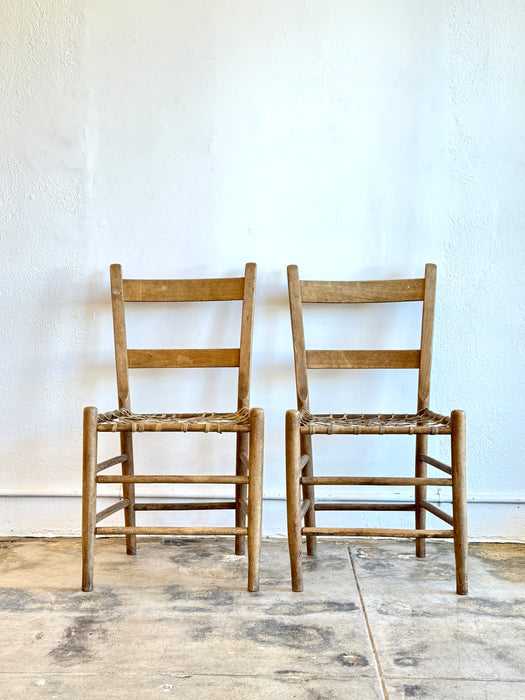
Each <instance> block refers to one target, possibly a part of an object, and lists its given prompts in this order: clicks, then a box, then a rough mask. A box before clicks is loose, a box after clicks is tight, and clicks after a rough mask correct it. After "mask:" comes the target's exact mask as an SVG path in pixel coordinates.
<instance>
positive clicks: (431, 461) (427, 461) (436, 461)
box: [419, 454, 452, 474]
mask: <svg viewBox="0 0 525 700" xmlns="http://www.w3.org/2000/svg"><path fill="white" fill-rule="evenodd" d="M419 459H420V460H421V461H422V462H425V464H430V465H432V466H433V467H436V469H440V470H441V471H442V472H445V473H446V474H452V469H451V468H450V467H449V466H448V465H446V464H443V462H440V461H439V459H434V458H433V457H429V456H428V455H426V454H422V455H420V457H419Z"/></svg>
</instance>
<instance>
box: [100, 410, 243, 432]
mask: <svg viewBox="0 0 525 700" xmlns="http://www.w3.org/2000/svg"><path fill="white" fill-rule="evenodd" d="M97 430H98V431H100V432H110V431H111V432H113V433H116V432H119V431H126V430H131V432H133V433H134V432H137V431H138V432H139V433H142V432H144V431H152V432H159V431H162V430H168V431H175V432H179V431H180V432H182V433H186V432H187V431H188V430H192V431H195V432H204V433H242V432H249V431H250V412H249V411H248V410H247V409H242V410H240V411H237V412H236V413H132V412H131V411H126V409H121V410H119V411H109V412H108V413H99V414H98V416H97Z"/></svg>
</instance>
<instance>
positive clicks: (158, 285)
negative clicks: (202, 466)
mask: <svg viewBox="0 0 525 700" xmlns="http://www.w3.org/2000/svg"><path fill="white" fill-rule="evenodd" d="M110 274H111V298H112V308H113V328H114V338H115V359H116V373H117V388H118V410H116V411H113V412H109V413H102V414H99V413H98V411H97V409H96V408H94V407H92V406H91V407H87V408H85V409H84V454H83V513H82V564H83V568H82V590H84V591H91V590H92V589H93V560H94V552H95V537H96V535H118V534H123V535H125V537H126V549H127V553H128V554H135V551H136V535H234V536H235V553H236V554H243V553H244V551H245V539H246V536H247V539H248V590H249V591H257V590H258V587H259V558H260V542H261V513H262V468H263V426H264V422H263V421H264V417H263V411H262V409H260V408H252V409H250V406H249V401H250V367H251V351H252V335H253V313H254V296H255V275H256V266H255V264H254V263H248V264H247V265H246V268H245V276H244V277H239V278H227V279H187V280H181V279H177V280H141V279H122V270H121V266H120V265H111V268H110ZM233 300H237V301H241V302H242V316H241V332H240V343H239V347H238V348H233V349H231V348H226V349H224V348H221V349H195V350H187V349H184V350H173V349H170V350H167V349H155V350H151V349H141V350H135V349H128V348H127V341H126V323H125V303H126V302H131V303H135V302H196V301H233ZM188 367H200V368H203V367H238V397H237V410H236V411H235V412H233V413H201V414H189V413H163V414H136V413H133V412H132V411H131V404H130V389H129V376H128V370H129V369H135V368H188ZM232 408H233V406H232ZM136 431H139V432H140V431H147V432H157V431H160V432H166V431H170V432H178V433H182V432H183V433H186V432H198V433H236V459H235V473H234V474H233V473H231V474H223V475H203V474H200V473H199V474H195V473H194V474H190V475H188V474H161V475H144V474H142V475H139V474H136V473H135V470H134V464H133V433H134V432H136ZM107 432H118V433H120V444H121V454H120V455H118V456H116V457H114V458H112V459H108V460H105V461H103V462H101V463H97V441H98V435H99V433H107ZM117 464H122V468H121V471H122V473H121V474H111V475H109V474H104V473H103V472H104V471H105V470H106V469H107V468H109V467H112V466H114V465H117ZM232 472H233V470H232ZM101 483H102V484H122V498H121V499H120V500H118V502H116V503H115V504H113V505H111V506H109V507H108V508H105V509H104V510H102V511H100V512H98V513H97V512H96V497H97V484H101ZM152 483H164V484H233V485H235V500H232V501H226V502H225V501H220V500H216V501H214V502H191V503H180V502H178V503H173V502H172V503H162V502H161V503H159V502H157V503H138V502H136V501H135V485H136V484H152ZM222 508H224V509H233V510H235V526H232V527H215V526H214V527H148V526H138V525H136V524H135V514H136V512H138V511H148V510H150V511H155V510H156V511H159V510H179V511H183V510H186V511H188V510H206V509H214V510H215V509H222ZM119 510H123V511H124V523H125V525H124V526H120V527H101V526H99V525H98V523H99V522H100V521H101V520H103V519H104V518H106V517H108V516H109V515H112V514H113V513H115V512H117V511H119Z"/></svg>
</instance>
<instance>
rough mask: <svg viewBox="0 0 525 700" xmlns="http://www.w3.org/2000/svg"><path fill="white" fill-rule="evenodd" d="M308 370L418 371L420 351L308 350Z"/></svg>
mask: <svg viewBox="0 0 525 700" xmlns="http://www.w3.org/2000/svg"><path fill="white" fill-rule="evenodd" d="M306 364H307V367H308V369H417V368H418V367H419V350H307V351H306Z"/></svg>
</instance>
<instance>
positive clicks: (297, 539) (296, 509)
mask: <svg viewBox="0 0 525 700" xmlns="http://www.w3.org/2000/svg"><path fill="white" fill-rule="evenodd" d="M300 429H301V422H300V417H299V411H297V410H296V409H292V410H290V411H287V412H286V512H287V517H288V548H289V551H290V568H291V573H292V590H293V591H296V592H300V591H302V590H303V569H302V552H301V549H302V537H301V491H300V480H301V474H300V471H299V470H300V464H301V438H300V435H301V433H300Z"/></svg>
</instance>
